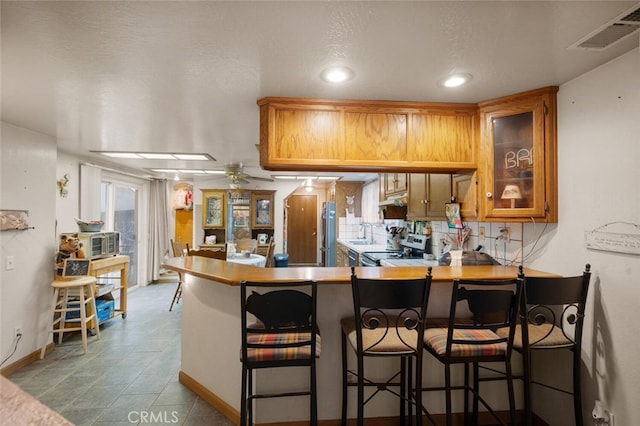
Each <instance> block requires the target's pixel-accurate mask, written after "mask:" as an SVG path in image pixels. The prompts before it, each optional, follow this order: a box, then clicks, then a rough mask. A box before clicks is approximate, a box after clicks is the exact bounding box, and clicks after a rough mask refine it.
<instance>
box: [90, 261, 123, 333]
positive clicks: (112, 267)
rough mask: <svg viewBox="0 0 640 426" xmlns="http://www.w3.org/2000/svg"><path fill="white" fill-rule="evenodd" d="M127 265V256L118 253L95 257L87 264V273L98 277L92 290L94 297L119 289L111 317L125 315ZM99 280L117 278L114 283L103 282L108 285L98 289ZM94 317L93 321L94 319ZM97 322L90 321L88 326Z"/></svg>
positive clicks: (93, 325)
mask: <svg viewBox="0 0 640 426" xmlns="http://www.w3.org/2000/svg"><path fill="white" fill-rule="evenodd" d="M128 266H129V256H125V255H118V256H113V257H106V258H104V259H95V260H92V261H91V264H90V265H89V275H91V276H94V277H96V278H100V279H98V283H97V284H96V288H94V292H95V295H96V297H100V296H104V295H105V294H108V293H111V292H112V291H116V290H120V302H119V304H118V305H117V306H116V307H115V308H114V310H113V317H112V318H110V319H113V318H116V317H117V316H122V319H125V318H126V317H127V282H128V278H129V275H128ZM118 271H120V276H119V277H105V276H104V275H106V274H109V273H111V272H118ZM101 280H118V283H117V284H115V285H111V284H105V285H107V286H108V287H107V288H106V289H104V290H103V289H100V283H99V282H100V281H101ZM96 320H97V318H96V319H94V321H96ZM96 326H97V324H95V323H92V324H91V327H90V328H93V327H96Z"/></svg>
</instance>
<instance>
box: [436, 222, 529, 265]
mask: <svg viewBox="0 0 640 426" xmlns="http://www.w3.org/2000/svg"><path fill="white" fill-rule="evenodd" d="M465 225H466V226H468V227H469V229H470V233H469V235H468V236H467V239H466V240H465V242H464V244H463V246H462V249H463V250H474V249H476V248H477V247H478V246H482V248H481V249H480V251H482V252H484V253H487V254H488V255H490V256H491V257H493V258H494V259H496V260H497V261H498V262H500V263H501V264H503V265H520V264H521V263H522V248H523V240H522V234H523V231H522V229H523V225H522V223H500V222H498V223H491V222H465ZM481 228H483V229H484V238H483V236H482V235H481V232H480V229H481ZM503 229H508V235H505V233H504V232H501V230H503ZM431 230H432V234H431V252H432V253H434V254H435V255H436V256H439V255H440V254H442V253H443V252H445V251H448V250H449V249H451V248H454V249H455V248H456V247H455V246H453V247H452V246H451V245H450V244H448V241H451V240H452V241H456V240H457V235H458V230H457V229H449V227H448V226H447V222H446V221H432V222H431ZM445 235H447V236H449V237H450V239H449V238H447V237H446V236H445Z"/></svg>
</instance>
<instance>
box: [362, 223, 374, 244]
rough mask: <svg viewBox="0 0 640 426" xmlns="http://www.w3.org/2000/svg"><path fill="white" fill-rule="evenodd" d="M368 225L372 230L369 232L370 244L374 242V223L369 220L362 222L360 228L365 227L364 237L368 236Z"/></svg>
mask: <svg viewBox="0 0 640 426" xmlns="http://www.w3.org/2000/svg"><path fill="white" fill-rule="evenodd" d="M367 225H368V226H369V229H370V230H371V231H370V233H369V244H373V224H372V223H369V222H362V223H361V224H360V229H361V230H362V228H364V237H363V238H364V239H366V238H367Z"/></svg>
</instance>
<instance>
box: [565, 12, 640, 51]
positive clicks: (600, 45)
mask: <svg viewBox="0 0 640 426" xmlns="http://www.w3.org/2000/svg"><path fill="white" fill-rule="evenodd" d="M638 30H640V4H638V5H636V6H634V7H632V8H631V9H629V10H627V11H626V12H624V13H622V14H620V15H619V16H618V17H616V18H614V19H612V20H611V21H609V22H607V23H606V24H604V25H603V26H601V27H600V28H598V29H597V30H595V31H593V32H592V33H590V34H589V35H587V36H586V37H583V38H581V39H580V40H578V41H577V42H576V43H574V44H573V45H571V46H569V49H585V50H604V49H606V48H608V47H610V46H613V45H614V44H615V43H617V42H619V41H620V40H622V39H624V38H626V37H628V36H630V35H631V34H633V33H635V32H636V31H638Z"/></svg>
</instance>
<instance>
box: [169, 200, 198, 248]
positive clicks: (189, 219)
mask: <svg viewBox="0 0 640 426" xmlns="http://www.w3.org/2000/svg"><path fill="white" fill-rule="evenodd" d="M174 211H175V213H176V226H175V228H176V231H175V235H174V237H173V238H174V239H173V240H174V241H175V242H179V243H182V247H186V246H187V245H189V247H193V248H195V247H194V246H193V241H192V236H193V210H186V209H176V210H174Z"/></svg>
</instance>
